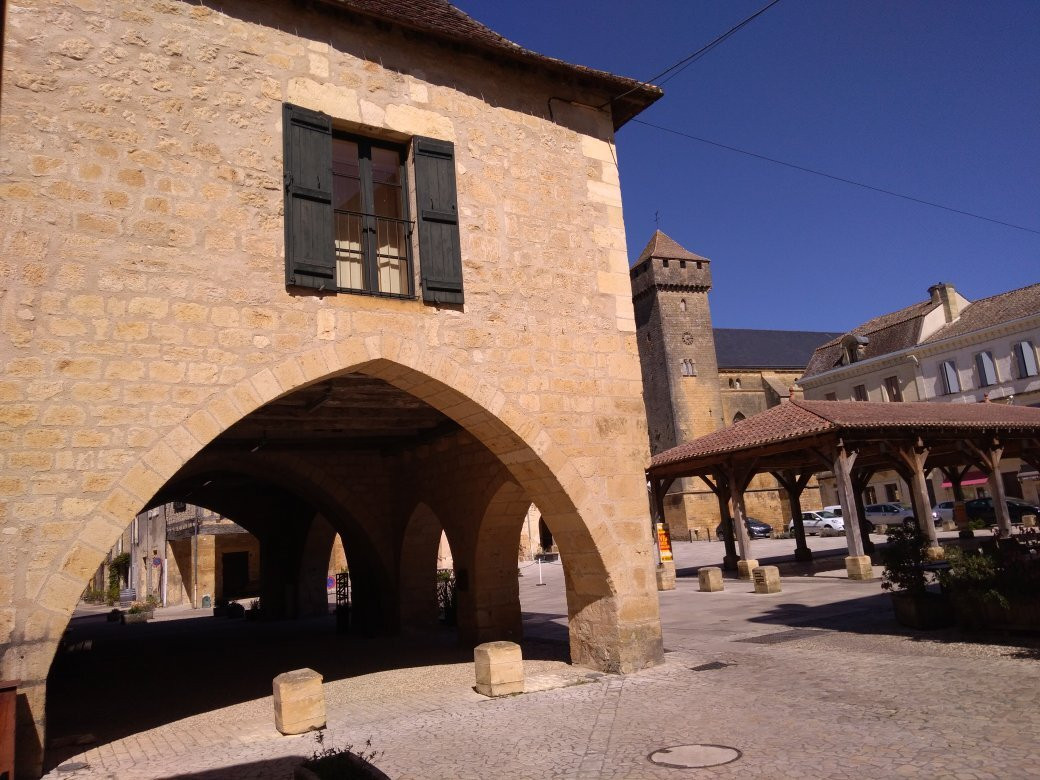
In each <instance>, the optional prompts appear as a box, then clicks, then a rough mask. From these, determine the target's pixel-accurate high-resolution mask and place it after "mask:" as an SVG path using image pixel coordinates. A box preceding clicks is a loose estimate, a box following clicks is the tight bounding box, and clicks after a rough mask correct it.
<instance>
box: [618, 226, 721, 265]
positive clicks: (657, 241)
mask: <svg viewBox="0 0 1040 780" xmlns="http://www.w3.org/2000/svg"><path fill="white" fill-rule="evenodd" d="M650 257H667V258H668V259H669V260H700V261H701V262H704V263H710V262H711V261H710V260H708V258H706V257H701V256H700V255H695V254H694V253H693V252H691V251H690V250H689V249H686V248H684V247H682V246H680V245H679V244H678V243H677V242H676V241H675V239H673V238H671V237H670V236H668V235H665V234H664V233H662V232H661V231H660V230H655V231H654V234H653V235H652V236H650V240H649V241H648V242H647V244H646V246H645V247H643V251H642V252H640V253H639V259H638V260H636V262H635V265H639V263H641V262H643V261H644V260H646V259H647V258H650Z"/></svg>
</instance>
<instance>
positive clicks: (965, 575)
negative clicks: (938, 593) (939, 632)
mask: <svg viewBox="0 0 1040 780" xmlns="http://www.w3.org/2000/svg"><path fill="white" fill-rule="evenodd" d="M948 559H949V562H950V570H949V571H948V572H946V573H945V574H944V575H943V583H944V587H945V588H946V589H947V590H948V591H949V592H950V594H951V600H952V602H953V608H954V612H955V613H956V617H957V623H958V624H959V625H960V626H961V627H962V628H965V629H969V630H972V629H982V628H1002V629H1020V630H1030V631H1036V630H1037V629H1040V601H1038V599H1037V594H1038V593H1040V534H1037V533H1036V532H1034V531H1032V530H1031V529H1030V530H1025V531H1023V532H1022V533H1019V534H1015V535H1014V536H1012V537H1010V538H1007V539H994V540H993V541H992V542H990V543H985V544H983V545H981V547H980V548H979V549H978V550H951V551H950V554H949V556H948Z"/></svg>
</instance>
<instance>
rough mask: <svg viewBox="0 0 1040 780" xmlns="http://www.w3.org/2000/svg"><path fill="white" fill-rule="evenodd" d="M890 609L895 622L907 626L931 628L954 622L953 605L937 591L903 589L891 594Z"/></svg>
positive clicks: (944, 626) (946, 625)
mask: <svg viewBox="0 0 1040 780" xmlns="http://www.w3.org/2000/svg"><path fill="white" fill-rule="evenodd" d="M892 609H893V611H894V612H895V614H896V622H897V623H899V625H901V626H906V627H907V628H916V629H919V630H931V629H936V628H946V627H948V626H952V625H953V624H954V622H955V621H954V613H953V605H952V604H951V603H950V600H949V599H948V598H947V597H946V596H944V595H942V594H939V593H909V592H907V591H905V590H900V591H896V592H895V593H893V594H892Z"/></svg>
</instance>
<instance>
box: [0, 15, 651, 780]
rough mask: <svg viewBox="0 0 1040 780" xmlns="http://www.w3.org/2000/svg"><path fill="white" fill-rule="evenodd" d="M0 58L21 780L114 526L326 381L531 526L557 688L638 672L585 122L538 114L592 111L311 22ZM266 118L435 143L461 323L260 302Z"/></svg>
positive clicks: (39, 41)
mask: <svg viewBox="0 0 1040 780" xmlns="http://www.w3.org/2000/svg"><path fill="white" fill-rule="evenodd" d="M4 35H5V39H4V59H3V62H4V73H3V82H2V106H3V111H2V117H0V138H2V154H0V166H2V170H3V174H4V175H3V182H2V184H0V230H2V236H0V239H2V246H3V256H2V261H0V280H2V281H0V284H2V285H3V287H2V294H3V297H2V301H0V335H2V338H0V365H2V369H3V380H2V382H0V452H2V454H3V457H4V471H3V477H2V478H0V497H2V500H3V504H2V506H0V513H2V514H0V523H2V528H0V533H2V535H3V536H2V538H3V540H4V541H3V544H2V545H0V654H2V655H0V676H3V677H5V678H6V677H13V678H19V679H21V680H23V681H24V682H23V689H22V691H23V693H24V694H25V696H26V701H27V704H28V709H27V711H28V713H29V719H23V721H22V722H21V724H20V726H19V728H20V731H19V755H20V757H21V758H20V761H22V762H24V767H23V769H24V771H26V772H31V771H33V768H34V767H35V768H38V766H39V764H38V761H39V756H40V751H39V748H40V742H41V740H42V735H43V721H44V711H43V706H44V698H45V697H44V686H45V680H46V676H47V671H48V668H49V665H50V662H51V658H52V657H53V651H54V648H55V646H56V642H57V639H58V637H60V635H61V632H62V631H63V630H64V628H65V625H66V623H67V620H68V616H69V614H70V612H71V610H72V608H73V606H74V604H75V603H76V600H77V598H78V596H79V594H80V592H81V591H82V590H83V586H84V584H85V583H86V581H87V579H88V578H89V577H90V576H91V574H92V573H93V572H94V570H95V569H96V568H97V566H98V564H99V563H100V561H101V559H102V558H103V556H104V554H105V552H106V551H107V550H108V549H109V548H110V547H111V546H112V544H113V543H114V541H115V540H116V539H117V538H118V536H119V534H120V533H121V532H122V530H123V529H124V528H125V527H126V526H127V524H128V523H129V522H130V520H131V519H132V518H133V516H134V515H135V513H137V512H138V511H139V510H140V509H141V508H143V507H144V506H145V505H146V504H147V503H148V502H149V501H150V500H151V498H152V496H153V495H154V494H155V492H156V491H157V490H158V489H159V488H160V487H161V486H162V485H163V484H164V483H165V482H166V481H167V480H168V479H170V477H171V476H172V475H173V474H174V473H175V472H176V471H177V470H178V469H179V468H180V467H181V466H182V465H184V464H185V463H186V462H187V461H189V460H190V459H191V458H192V457H194V456H195V455H196V454H197V453H198V452H199V451H200V449H201V448H202V447H203V446H205V445H206V444H207V443H208V442H210V441H212V440H213V439H214V438H216V437H217V436H219V435H220V434H221V432H222V431H224V430H226V429H227V428H228V427H229V426H230V425H232V424H233V423H234V422H236V421H237V420H239V419H241V418H242V417H243V416H244V415H246V414H248V413H249V412H251V411H252V410H254V409H256V408H257V407H258V406H260V405H262V404H264V403H266V402H268V401H270V400H273V399H274V398H276V397H278V396H280V395H282V394H285V393H289V392H291V391H292V390H293V389H295V388H297V387H300V386H302V385H304V384H306V383H310V382H315V381H320V380H322V379H323V378H326V377H329V376H332V375H335V374H338V373H343V372H347V371H361V372H363V373H369V374H370V375H372V376H378V377H379V378H382V379H385V380H386V381H388V382H390V383H392V384H395V385H396V386H398V387H401V388H403V389H405V390H407V391H409V392H411V393H412V394H414V395H416V396H417V397H419V398H422V399H423V400H425V401H426V402H428V403H430V404H431V405H433V406H435V407H436V408H438V409H440V410H441V411H442V412H444V413H445V414H447V415H448V416H450V417H452V418H453V419H455V420H456V421H458V422H460V423H461V424H462V425H463V427H464V428H466V429H467V430H468V431H469V432H470V433H471V434H472V435H473V436H474V437H475V438H476V439H478V440H479V441H481V442H482V444H483V445H484V446H486V447H487V448H488V451H489V452H492V453H493V454H494V455H495V456H496V457H497V458H499V459H500V460H501V462H502V463H504V464H505V466H506V467H507V468H508V469H509V471H510V473H511V475H512V477H513V478H514V479H515V480H516V481H517V482H518V483H519V484H520V485H521V486H522V487H523V490H524V492H525V494H526V495H527V497H528V498H529V499H530V500H532V501H535V502H537V504H538V506H539V508H540V509H541V510H542V511H543V513H544V514H545V516H546V518H547V519H548V520H549V521H550V522H551V523H552V525H553V531H554V534H555V535H556V538H557V541H558V543H559V545H560V549H561V551H562V552H563V555H564V558H565V559H566V558H567V554H568V552H571V553H572V555H571V561H572V563H571V564H570V565H571V566H573V567H576V568H575V569H574V572H573V573H574V574H575V575H576V576H575V578H574V582H575V583H576V585H575V587H576V588H577V591H576V594H575V598H574V599H572V600H571V609H572V614H571V629H572V635H580V636H581V641H580V642H578V643H577V644H576V645H575V646H576V647H577V648H578V655H577V657H575V659H574V660H575V661H577V662H585V663H592V664H597V665H600V666H602V667H603V668H611V669H616V670H622V671H624V670H629V669H634V668H639V667H642V666H646V665H648V664H651V663H655V662H657V661H658V660H659V659H660V657H661V649H660V626H659V623H658V616H657V601H656V594H655V593H654V592H653V587H652V583H653V578H652V576H644V575H648V573H649V572H650V570H651V568H652V565H653V564H652V560H653V556H652V554H651V542H650V539H649V534H648V532H647V530H646V529H647V523H646V522H645V517H646V511H647V509H646V497H645V487H644V484H643V477H642V469H643V468H644V466H645V464H646V461H647V457H648V453H647V443H646V441H647V440H646V429H645V423H644V422H643V420H644V418H643V413H642V399H641V383H640V370H639V363H638V359H637V354H636V345H635V325H634V320H633V313H632V304H631V299H630V292H629V282H628V275H627V270H628V269H627V257H626V252H625V233H624V226H623V222H622V212H621V194H620V188H619V182H618V176H617V169H616V166H615V163H614V161H613V154H614V151H613V149H612V122H611V117H610V116H609V114H608V113H607V112H603V111H597V110H594V109H590V108H581V107H580V106H577V105H570V106H568V105H567V104H566V103H564V104H563V107H562V108H560V110H559V111H557V112H555V113H554V115H553V117H550V116H549V115H548V114H549V111H548V107H547V99H548V98H549V97H550V96H554V97H556V98H559V97H561V96H563V97H565V98H567V99H569V100H573V101H574V102H575V103H576V104H585V105H590V106H595V105H601V104H603V103H604V101H605V100H606V99H607V98H609V97H610V95H606V94H602V92H597V91H595V90H593V89H592V88H590V87H584V86H581V85H577V84H572V83H563V82H561V80H560V79H559V78H557V77H549V76H547V75H545V74H542V73H540V72H538V71H537V70H532V69H527V68H520V67H518V66H512V65H506V64H498V63H496V62H495V61H494V60H493V59H488V58H485V57H477V56H475V55H469V54H466V53H464V52H462V51H459V50H458V47H456V46H442V45H439V44H436V43H434V42H431V41H429V40H426V39H423V38H422V37H421V36H417V35H415V34H412V33H409V34H404V33H402V32H399V31H396V30H394V29H388V28H386V27H383V26H376V25H374V24H370V23H366V22H362V21H360V20H359V19H357V18H355V17H350V16H348V15H346V14H344V13H340V12H338V11H335V10H330V9H329V8H328V7H326V6H324V5H318V4H316V5H313V6H311V5H301V4H297V3H290V2H284V3H279V2H271V3H263V4H258V3H255V2H245V0H231V1H230V2H226V3H223V4H221V5H220V6H219V9H218V8H214V7H210V6H207V5H200V4H193V3H187V2H178V1H177V0H142V1H141V2H129V0H125V1H121V0H113V1H112V2H102V1H101V0H74V1H73V0H68V1H66V0H10V2H8V3H7V24H6V27H5V32H4ZM283 101H292V102H295V103H298V104H300V105H303V106H305V107H308V108H312V109H318V110H322V111H325V112H326V113H328V114H330V115H331V116H333V117H334V119H335V120H336V122H337V124H338V125H339V126H341V127H344V128H347V129H352V130H356V131H362V132H366V133H370V134H372V135H376V136H380V137H385V138H389V139H395V140H402V141H403V140H406V139H407V138H408V137H410V136H412V135H416V134H421V135H428V136H434V137H437V138H441V139H445V140H450V141H452V142H454V144H455V151H456V172H457V185H458V196H459V214H460V228H461V245H462V254H463V275H464V283H465V296H466V303H465V305H464V306H463V307H458V308H437V307H433V306H427V305H425V304H423V303H422V302H421V301H406V300H385V299H376V298H368V297H361V296H355V295H345V294H341V295H326V296H318V295H309V294H301V293H297V292H295V291H293V290H287V289H286V288H285V285H284V260H283V255H282V252H283V246H282V244H283V224H282V198H283V195H282V137H281V130H282V128H281V126H280V123H281V105H282V102H283ZM560 105H561V104H560V103H559V102H557V106H558V107H559V106H560ZM413 213H414V210H413ZM420 262H421V260H420ZM511 553H512V554H513V556H514V564H515V541H514V549H513V550H512V551H511ZM579 553H580V554H579ZM634 573H638V574H639V576H633V575H634ZM605 627H611V628H610V630H607V628H605ZM586 629H587V630H586Z"/></svg>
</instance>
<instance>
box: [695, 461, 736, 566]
mask: <svg viewBox="0 0 1040 780" xmlns="http://www.w3.org/2000/svg"><path fill="white" fill-rule="evenodd" d="M700 477H701V481H702V482H704V484H705V485H707V486H708V488H709V489H710V490H711V492H712V493H714V494H715V497H716V498H717V499H718V501H719V519H720V521H721V522H720V525H721V526H722V543H723V544H724V545H725V549H726V552H725V553H724V554H723V556H722V568H723V569H725V570H726V571H736V570H737V561H739V560H740V556H739V555H737V547H736V544H735V543H734V541H733V518H732V517H731V516H730V513H729V479H728V478H727V476H726V475H725V474H723V473H721V472H716V473H715V474H714V477H715V481H714V482H712V481H711V479H709V478H708V477H707V476H705V475H703V474H702V475H700Z"/></svg>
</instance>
